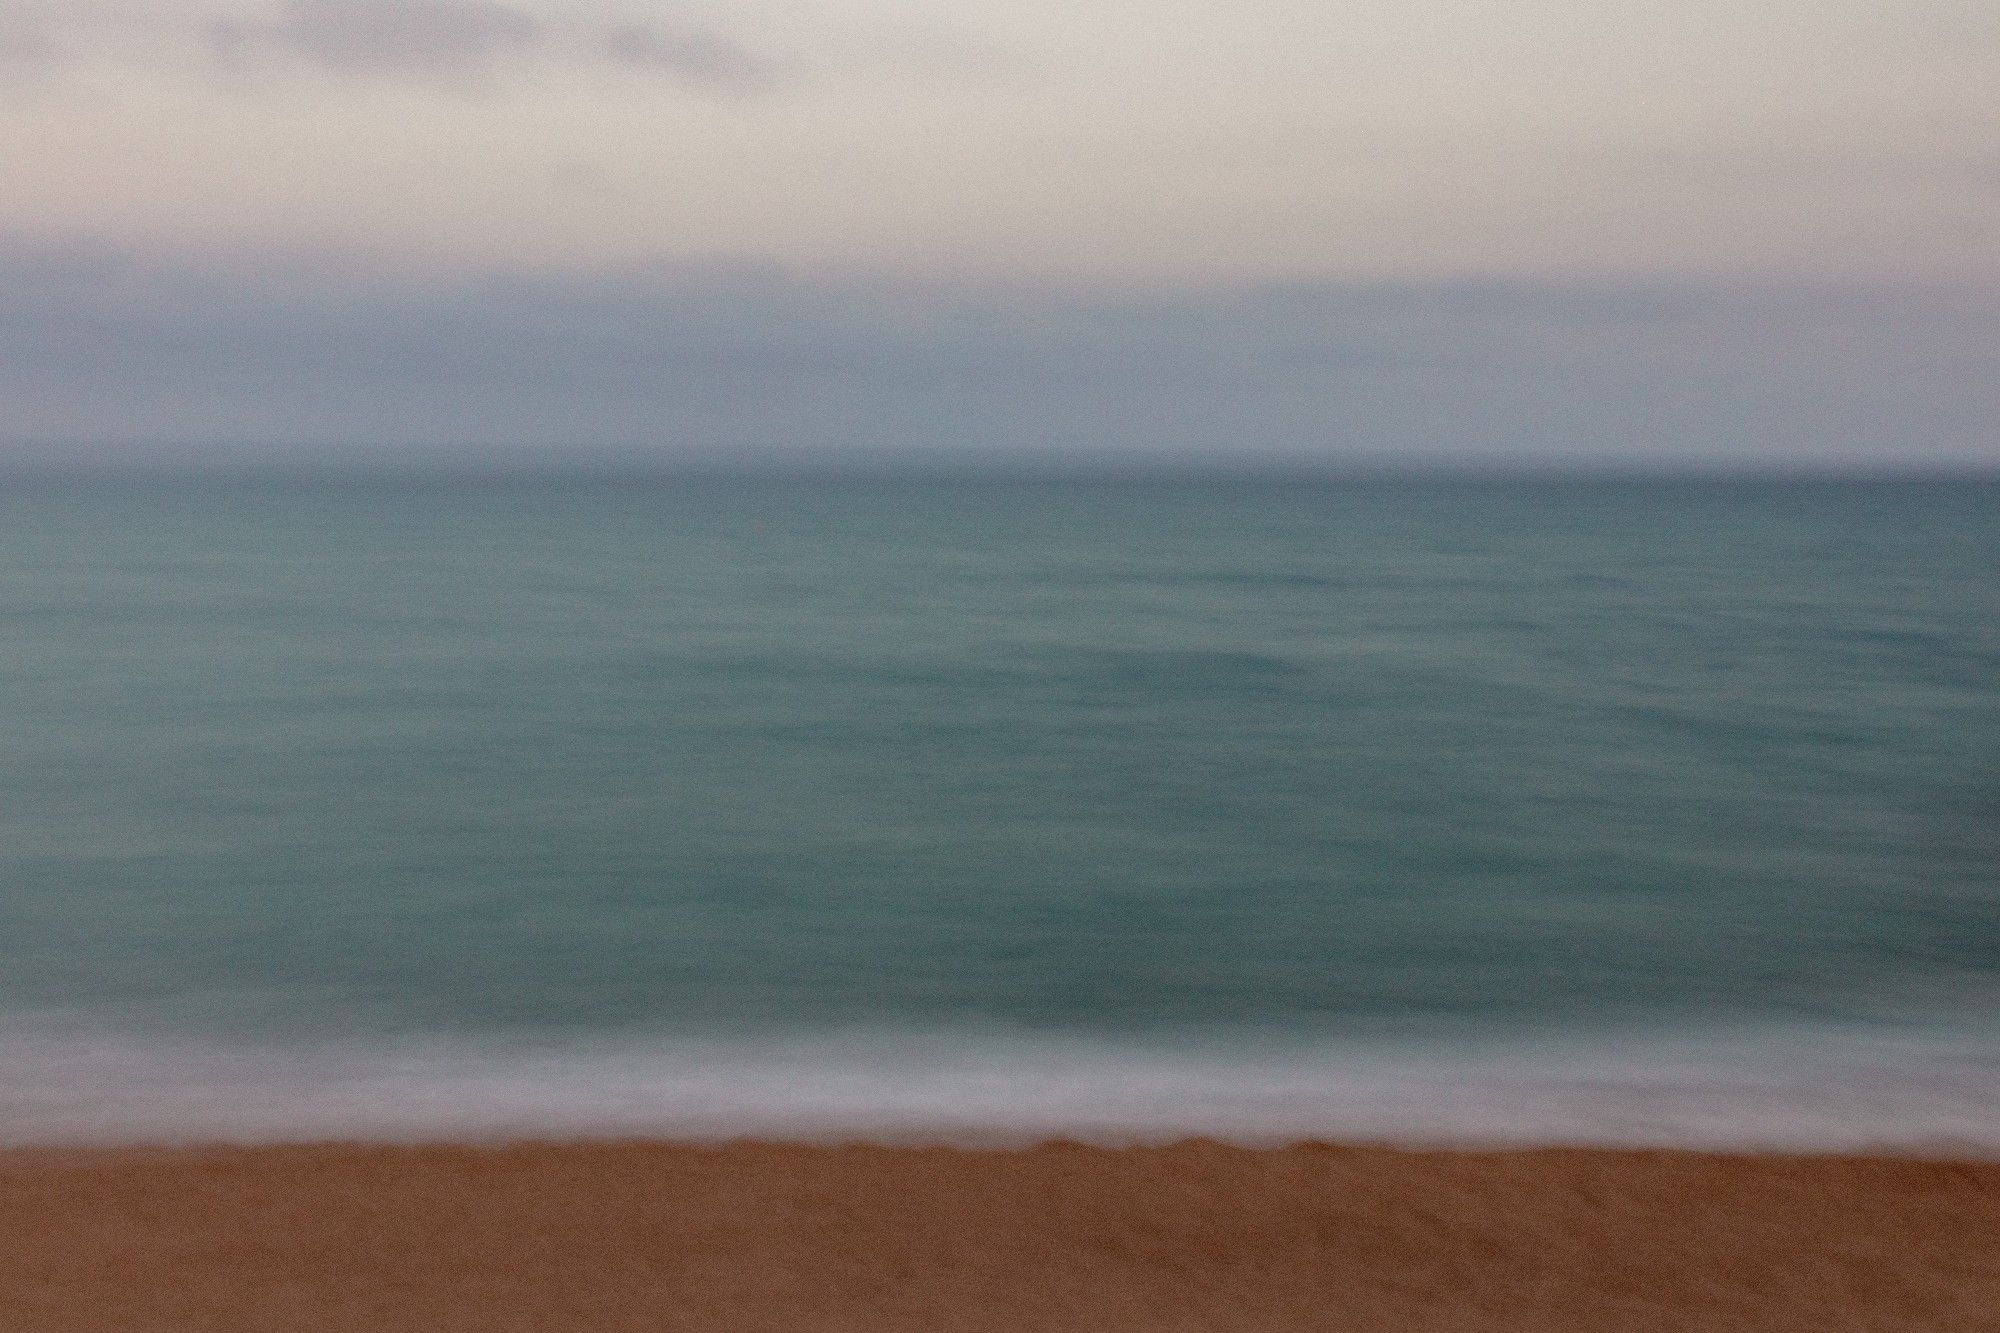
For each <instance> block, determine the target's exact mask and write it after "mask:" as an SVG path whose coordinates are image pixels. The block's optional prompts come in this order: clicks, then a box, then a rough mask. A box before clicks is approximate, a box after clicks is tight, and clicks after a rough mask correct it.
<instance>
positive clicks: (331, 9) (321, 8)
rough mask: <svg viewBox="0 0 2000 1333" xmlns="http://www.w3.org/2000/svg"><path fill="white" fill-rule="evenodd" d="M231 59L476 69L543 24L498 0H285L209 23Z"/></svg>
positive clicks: (380, 68)
mask: <svg viewBox="0 0 2000 1333" xmlns="http://www.w3.org/2000/svg"><path fill="white" fill-rule="evenodd" d="M209 33H210V37H211V40H212V41H213V42H214V45H215V47H216V50H217V51H218V53H219V54H221V55H222V56H223V57H224V58H225V59H226V60H227V61H229V62H230V63H231V64H240V63H242V62H244V61H247V60H252V59H257V58H261V57H266V56H269V55H272V54H279V55H283V56H286V57H289V58H292V59H296V60H301V61H304V62H307V63H310V64H315V65H319V66H323V67H325V68H328V69H334V70H342V71H350V72H356V73H370V74H412V73H416V74H437V75H446V76H463V75H476V74H483V73H486V72H489V71H490V70H491V69H492V67H493V66H494V64H495V63H496V62H497V61H498V60H499V59H500V58H501V57H503V56H505V55H507V54H509V53H513V52H517V51H520V50H522V49H524V48H527V47H530V46H532V45H533V44H534V43H535V42H537V41H538V40H539V39H540V37H541V36H542V25H541V24H540V23H539V22H538V21H537V20H536V19H534V18H533V17H531V16H530V15H528V14H525V13H523V12H522V11H520V10H518V9H513V8H510V7H509V6H506V5H503V4H497V3H494V2H493V0H286V3H285V4H284V5H283V6H282V8H281V9H280V10H279V12H278V14H277V16H276V17H275V18H272V19H267V20H252V19H218V20H216V21H215V22H213V23H212V24H211V25H210V27H209Z"/></svg>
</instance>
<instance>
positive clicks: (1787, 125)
mask: <svg viewBox="0 0 2000 1333" xmlns="http://www.w3.org/2000/svg"><path fill="white" fill-rule="evenodd" d="M1996 89H2000V10H1996V8H1995V7H1994V6H1992V5H1991V4H1990V3H1985V2H1984V0H1981V2H1979V3H1973V2H1972V0H1901V2H1900V3H1880V2H1879V0H1877V2H1875V3H1861V2H1860V0H1827V2H1822V3H1813V4H1807V3H1803V2H1795V0H1776V2H1774V3H1769V4H1762V5H1755V6H1739V5H1731V4H1723V3H1719V2H1712V0H1694V2H1693V3H1688V4H1682V5H1674V6H1659V5H1653V4H1639V3H1626V2H1625V0H1613V2H1612V3H1590V4H1586V3H1582V0H1529V2H1528V3H1518V4H1511V5H1498V4H1493V3H1488V2H1481V3H1472V2H1471V0H1445V2H1444V3H1439V4H1433V5H1426V6H1410V5H1407V4H1400V3H1397V4H1392V3H1388V2H1387V0H1359V2H1358V3H1351V4H1342V5H1329V4H1323V3H1315V2H1310V0H1246V3H1243V4H1239V5H1231V6H1217V5H1212V4H1198V3H1193V2H1192V0H1151V2H1150V3H1145V4H1136V5H1135V4H1129V3H1126V4H1111V3H1100V2H1097V0H1085V2H1084V3H1055V2H1054V0H1023V2H1021V3H1013V4H1008V5H1004V6H998V5H991V6H988V5H944V4H940V3H936V2H935V0H921V2H919V0H830V2H828V3H821V4H815V5H810V6H807V5H799V4H795V3H778V2H777V0H711V2H709V3H643V2H641V0H94V3H92V4H90V5H87V6H86V5H76V4H73V3H58V0H0V174H4V180H5V184H6V188H5V189H4V190H0V277H4V279H5V281H6V282H7V283H8V284H9V294H10V300H9V301H8V302H7V304H6V307H5V308H4V310H0V338H4V339H5V348H6V351H7V357H8V359H7V363H6V364H5V365H4V366H0V391H4V392H5V393H6V394H7V402H8V406H7V408H6V411H5V412H4V414H0V439H4V440H10V441H16V442H22V441H39V442H44V443H46V442H47V441H50V440H62V439H85V438H90V439H125V438H129V439H153V438H161V437H173V438H191V439H233V438H244V439H248V438H253V437H255V438H270V439H285V440H292V439H296V440H308V439H325V438H334V437H338V438H383V439H409V440H412V441H420V440H430V441H441V440H460V441H477V440H481V439H486V438H489V437H492V436H494V434H495V433H496V432H499V431H502V430H506V431H510V432H512V433H514V434H519V435H525V436H529V437H533V438H534V439H537V440H558V439H575V440H578V441H598V442H602V441H605V440H639V439H642V438H659V439H672V440H682V439H686V440H700V441H705V442H707V443H708V444H709V445H712V446H714V447H726V446H727V442H730V441H737V442H749V441H755V440H764V441H768V440H771V439H774V438H782V439H783V440H785V441H788V442H792V443H798V442H801V441H807V440H810V441H823V442H825V443H826V444H828V445H835V444H843V443H844V444H846V445H849V446H854V445H857V444H858V443H859V442H861V441H878V442H879V441H881V440H891V441H900V440H910V441H917V440H933V441H937V440H944V441H963V442H980V443H983V444H989V445H1004V444H1010V443H1011V444H1016V445H1023V446H1026V445H1038V444H1039V445H1047V446H1048V447H1064V448H1066V447H1070V445H1071V442H1073V441H1075V442H1087V441H1094V442H1095V443H1096V444H1098V445H1100V446H1103V447H1109V448H1123V447H1132V448H1143V447H1148V445H1147V442H1148V441H1154V442H1157V443H1159V444H1160V445H1161V446H1162V447H1187V448H1236V447H1250V446H1252V445H1255V446H1258V447H1271V448H1297V449H1307V450H1310V449H1350V450H1372V451H1377V452H1394V451H1397V450H1417V449H1422V450H1428V451H1430V452H1433V453H1438V454H1443V455H1451V454H1453V453H1456V452H1461V451H1473V452H1480V451H1497V452H1499V453H1502V454H1505V453H1508V452H1509V451H1513V450H1529V449H1539V450H1542V451H1545V452H1547V451H1553V452H1556V453H1565V452H1576V451H1586V452H1588V451H1595V452H1597V453H1615V452H1617V451H1620V450H1626V449H1645V450H1648V451H1651V452H1653V453H1658V454H1663V455H1672V456H1680V455H1692V454H1700V455H1702V456H1710V455H1712V454H1716V453H1718V452H1721V453H1727V452H1728V451H1731V450H1750V451H1761V452H1763V453H1765V454H1768V455H1770V456H1772V457H1812V458H1834V457H1842V458H1844V457H1848V456H1850V455H1853V454H1856V453H1860V454H1863V455H1871V454H1873V455H1880V456H1884V457H1899V458H1900V457H1906V456H1907V457H1916V458H1931V459H1947V458H1948V459H1968V458H1970V459H1975V460H1981V459H1983V460H2000V443H1996V442H1995V439H1994V435H1995V430H1994V421H1995V415H1994V412H1993V407H1994V390H1993V389H1992V388H1991V387H1990V386H1991V384H1992V383H1993V381H1994V379H1995V374H1994V372H1995V370H1996V365H1995V355H1996V354H1995V353H1993V352H1992V351H1991V350H1990V348H1991V346H1992V338H1991V335H1992V333H1993V330H1994V312H1995V311H1996V310H2000V297H1997V296H1996V292H2000V92H1996V91H1995V90H1996ZM1468 293H1470V294H1474V295H1470V296H1469V295H1467V294H1468ZM1480 293H1484V295H1477V294H1480ZM1496 293H1498V294H1504V300H1502V299H1501V297H1498V296H1495V294H1496ZM1496 300H1497V301H1500V304H1502V305H1507V307H1508V309H1509V310H1510V311H1511V312H1512V313H1507V314H1497V313H1495V310H1496V309H1497V307H1495V306H1494V305H1493V302H1494V301H1496ZM1482 302H1483V303H1484V304H1482ZM1508 303H1511V304H1508ZM1524 312H1536V313H1524Z"/></svg>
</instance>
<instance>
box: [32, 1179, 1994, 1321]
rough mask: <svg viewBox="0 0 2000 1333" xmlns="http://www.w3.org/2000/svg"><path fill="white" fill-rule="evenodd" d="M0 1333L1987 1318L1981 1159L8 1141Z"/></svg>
mask: <svg viewBox="0 0 2000 1333" xmlns="http://www.w3.org/2000/svg"><path fill="white" fill-rule="evenodd" d="M0 1328H5V1329H6V1330H8V1331H9V1333H45V1331H46V1333H57V1331H58V1330H59V1331H60V1333H94V1331H95V1330H112V1329H116V1330H146V1331H147V1333H163V1331H165V1330H181V1329H189V1330H195V1329H199V1330H204V1331H208V1333H222V1331H224V1330H252V1329H254V1330H258V1331H259V1333H271V1331H272V1330H292V1329H298V1330H306V1329H311V1330H316V1331H319V1333H325V1331H327V1330H344V1329H395V1330H402V1329H409V1330H426V1333H447V1331H449V1330H461V1329H463V1330H473V1329H478V1330H489V1331H494V1330H498V1331H504V1330H516V1329H521V1330H526V1329H537V1330H558V1329H560V1330H624V1329H649V1330H657V1329H676V1330H678V1329H687V1330H710V1329H713V1330H732V1331H733V1333H746V1331H749V1330H765V1329H769V1330H807V1329H810V1330H818V1331H822V1333H835V1331H839V1330H856V1331H857V1333H859V1331H860V1330H868V1331H869V1333H893V1331H895V1330H905V1329H907V1330H920V1329H921V1330H927V1331H931V1333H946V1331H949V1330H967V1331H968V1333H969V1331H971V1330H989V1329H990V1330H1009V1333H1027V1331H1030V1330H1044V1329H1047V1330H1054V1329H1064V1330H1083V1329H1089V1330H1126V1329H1130V1330H1194V1329H1204V1330H1205V1329H1217V1330H1221V1329H1228V1330H1232V1333H1253V1331H1257V1330H1280V1329H1339V1330H1374V1329H1381V1330H1423V1329H1508V1330H1533V1329H1613V1328H1615V1329H1621V1330H1636V1329H1690V1328H1713V1329H1723V1328H1727V1329H1735V1330H1746V1329H1800V1330H1805V1329H1812V1330H1832V1329H1884V1330H1887V1329H1898V1330H1907V1329H1963V1330H1971V1329H1982V1330H1985V1329H2000V1163H1995V1162H1964V1161H1943V1160H1918V1159H1909V1158H1889V1157H1834V1156H1820V1157H1804V1156H1797V1157H1792V1156H1727V1155H1713V1154H1704V1153H1692V1152H1663V1151H1612V1150H1581V1149H1548V1150H1533V1151H1490V1152H1488V1151H1403V1150H1398V1149H1392V1148H1385V1147H1345V1146H1324V1145H1304V1146H1297V1147H1289V1148H1282V1149H1250V1148H1238V1147H1230V1146H1224V1145H1221V1144H1217V1143H1209V1142H1188V1143H1181V1144H1177V1145H1171V1146H1159V1147H1127V1148H1100V1147H1090V1146H1083V1145H1077V1144H1066V1143H1056V1144H1048V1145H1044V1146H1040V1147H1034V1148H1027V1149H1011V1150H1003V1149H992V1150H987V1149H967V1148H951V1147H921V1146H918V1147H880V1146H858V1145H857V1146H809V1145H787V1144H772V1143H736V1144H728V1145H720V1146H699V1145H679V1144H664V1143H639V1142H633V1143H594V1144H593V1143H585V1144H559V1145H557V1144H522V1145H508V1146H485V1147H482V1146H462V1145H450V1146H446V1145H434V1146H379V1145H322V1146H267V1147H230V1148H222V1147H217V1148H187V1149H19V1150H13V1151H10V1152H7V1153H4V1154H0Z"/></svg>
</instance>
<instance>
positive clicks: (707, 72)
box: [604, 24, 777, 92]
mask: <svg viewBox="0 0 2000 1333" xmlns="http://www.w3.org/2000/svg"><path fill="white" fill-rule="evenodd" d="M604 51H605V53H606V54H607V55H609V56H610V57H611V58H612V59H613V60H615V61H617V62H618V63H619V64H622V65H626V66H629V67H631V68H633V69H640V70H654V71H658V72H660V73H663V74H667V75H670V76H672V77H674V78H678V79H683V80H686V81H688V82H690V83H697V84H702V85H706V86H709V87H713V88H718V89H727V90H731V91H738V92H749V91H755V90H757V89H760V88H765V87H768V86H770V85H771V84H772V83H773V82H775V80H776V73H777V71H776V70H775V68H774V67H773V66H772V65H771V64H770V63H769V62H767V61H765V60H762V59H760V58H759V57H758V56H756V55H755V54H754V53H752V52H751V51H750V50H749V49H748V48H747V47H745V46H743V45H742V44H741V43H739V42H737V41H735V40H733V39H732V38H729V37H727V36H724V35H723V34H721V33H718V32H713V31H711V30H709V29H706V28H677V29H667V28H661V27H657V26H649V25H645V24H626V25H622V26H619V27H615V28H613V29H611V30H610V31H609V32H608V33H606V34H605V37H604Z"/></svg>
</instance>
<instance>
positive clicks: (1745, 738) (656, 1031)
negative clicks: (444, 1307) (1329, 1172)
mask: <svg viewBox="0 0 2000 1333" xmlns="http://www.w3.org/2000/svg"><path fill="white" fill-rule="evenodd" d="M628 1135H632V1136H637V1135H647V1136H654V1135H657V1136H670V1137H679V1138H689V1139H718V1138H734V1137H740V1136H759V1137H769V1136H779V1137H792V1138H805V1139H827V1138H831V1139H863V1140H888V1141H904V1140H940V1139H941V1140H951V1141H957V1140H968V1141H994V1142H1004V1141H1020V1140H1027V1139H1038V1138H1047V1137H1052V1136H1054V1137H1066V1138H1075V1139H1083V1140H1089V1141H1144V1140H1161V1139H1171V1138H1178V1137H1182V1136H1188V1135H1203V1136H1211V1137H1216V1138H1221V1139H1225V1140H1230V1141H1242V1142H1273V1141H1289V1140H1297V1139H1303V1138H1330V1139H1345V1140H1370V1141H1390V1142H1401V1143H1494V1144H1511V1143H1612V1144H1649V1145H1686V1146H1702V1147H1723V1148H1733V1147H1742V1148H1776V1149H1781V1150H1818V1149H1838V1148H1857V1147H1883V1146H1888V1147H1899V1148H1904V1149H1911V1150H1929V1149H1937V1150H1947V1151H1953V1152H1962V1151H1978V1152H1990V1151H2000V482H1995V481H1992V480H1976V479H1950V478H1931V479H1886V478H1844V479H1842V478H1819V479H1807V478H1776V477H1756V478H1751V477H1734V478H1729V477H1678V478H1676V477H1656V476H1556V475H1551V476H1540V475H1537V476H1526V475H1523V476H1510V477H1493V476H1486V477H1452V476H1428V477H1419V476H1407V477H1397V476H1357V477H1340V476H1319V475H1294V474H1278V473H1272V474H1263V473H1258V474H1233V473H1214V474H1203V473H1186V474H1181V473H1163V474H1160V475H1151V474H1146V475H1141V474H1136V473H1133V474H1126V473H1107V474H1105V475H1088V474H1077V475H1040V474H1029V475H1019V476H1014V475H992V476H987V475H970V476H967V475H929V474H924V473H921V472H912V473H904V472H899V471H896V470H894V469H885V470H883V471H881V472H878V473H867V472H854V473H841V474H830V475H805V474H800V475H792V474H776V473H773V474H769V475H731V474H717V475H709V474H689V475H670V474H659V473H647V472H641V471H637V470H633V471H630V472H620V471H617V470H599V471H594V472H587V471H576V472H564V471H562V470H560V469H538V470H527V471H520V472H478V471H474V470H463V471H449V470H446V471H440V472H436V473H429V472H411V473H395V472H382V471H367V470H355V471H350V472H343V471H339V470H331V471H327V472H325V473H300V474H268V475H267V474H264V473H257V472H254V471H252V472H244V473H240V474H239V473H237V472H234V471H228V470H221V471H207V472H188V473H178V472H172V471H159V472H154V473H149V474H132V475H127V474H117V473H112V474H104V475H83V474H76V475H39V474H37V475H23V476H10V477H8V478H6V479H5V480H4V482H0V1142H8V1143H54V1142H182V1141H189V1140H222V1141H269V1140H298V1139H330V1138H331V1139H371V1140H380V1139H390V1140H394V1139H424V1138H458V1139H473V1140H477V1139H493V1138H523V1137H528V1138H551V1137H553V1138H564V1137H578V1136H628Z"/></svg>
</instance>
